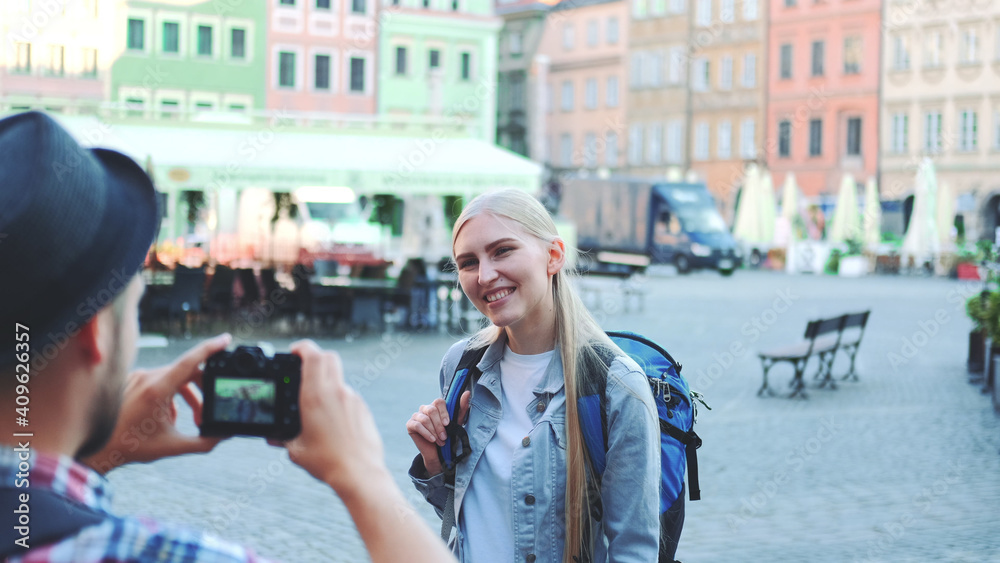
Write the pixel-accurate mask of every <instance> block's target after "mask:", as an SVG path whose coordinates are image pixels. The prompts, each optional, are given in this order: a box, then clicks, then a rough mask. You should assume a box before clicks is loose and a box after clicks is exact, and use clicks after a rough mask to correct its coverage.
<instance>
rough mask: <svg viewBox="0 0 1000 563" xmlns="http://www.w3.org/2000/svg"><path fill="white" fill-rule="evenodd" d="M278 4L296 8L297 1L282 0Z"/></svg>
mask: <svg viewBox="0 0 1000 563" xmlns="http://www.w3.org/2000/svg"><path fill="white" fill-rule="evenodd" d="M278 3H279V4H281V5H282V6H294V5H295V0H281V1H280V2H278Z"/></svg>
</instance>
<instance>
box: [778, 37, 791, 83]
mask: <svg viewBox="0 0 1000 563" xmlns="http://www.w3.org/2000/svg"><path fill="white" fill-rule="evenodd" d="M780 57H781V63H780V64H781V66H780V67H779V72H780V73H781V74H780V77H781V79H782V80H790V79H791V78H792V45H791V44H790V43H785V44H784V45H782V46H781V54H780Z"/></svg>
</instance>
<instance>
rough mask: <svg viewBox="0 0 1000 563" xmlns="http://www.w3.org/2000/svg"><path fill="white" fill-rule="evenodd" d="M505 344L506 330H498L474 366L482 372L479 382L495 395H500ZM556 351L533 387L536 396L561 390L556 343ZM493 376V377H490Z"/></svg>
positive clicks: (561, 380) (561, 372)
mask: <svg viewBox="0 0 1000 563" xmlns="http://www.w3.org/2000/svg"><path fill="white" fill-rule="evenodd" d="M506 346H507V332H506V331H500V336H499V337H498V338H497V339H496V340H495V341H494V342H493V343H492V344H490V345H489V347H487V348H486V352H485V353H484V354H483V358H482V359H481V360H479V363H478V364H476V367H477V368H479V371H480V373H482V374H483V376H482V378H480V380H479V381H480V384H481V385H483V386H484V387H486V388H487V389H489V390H490V392H491V393H493V395H494V396H495V397H499V396H500V392H501V391H500V385H499V375H500V365H499V364H500V359H501V358H503V353H504V348H505V347H506ZM555 351H556V353H555V354H553V355H552V361H551V362H549V366H548V367H547V368H545V375H544V376H543V377H542V381H541V382H540V383H539V384H538V387H536V388H535V389H534V393H535V396H536V397H543V396H548V397H551V396H553V395H555V394H557V393H559V392H560V391H562V390H563V387H564V386H565V380H564V378H563V364H562V356H561V355H560V354H559V346H558V344H557V345H556V350H555ZM490 376H494V377H490Z"/></svg>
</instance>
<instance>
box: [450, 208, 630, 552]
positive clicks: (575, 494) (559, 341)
mask: <svg viewBox="0 0 1000 563" xmlns="http://www.w3.org/2000/svg"><path fill="white" fill-rule="evenodd" d="M484 214H485V215H492V216H494V217H501V218H504V219H508V220H510V221H513V222H515V223H517V224H518V225H520V226H521V227H522V228H524V230H525V231H526V232H527V233H528V234H530V235H532V236H534V237H536V238H538V239H539V240H541V241H542V242H543V243H545V244H550V243H552V242H554V241H556V240H557V239H559V238H560V237H559V234H558V233H557V231H556V226H555V223H554V222H553V221H552V217H551V216H549V213H548V211H546V210H545V207H543V206H542V204H541V203H539V201H538V200H537V199H535V198H534V197H532V196H530V195H528V194H526V193H524V192H522V191H519V190H514V189H505V190H498V191H492V192H487V193H485V194H482V195H480V196H479V197H477V198H475V199H473V200H472V201H471V202H469V204H468V205H467V206H466V207H465V209H463V210H462V213H461V215H459V217H458V219H457V220H456V221H455V226H454V227H453V228H452V237H451V241H452V250H453V252H452V253H453V254H454V247H455V239H456V238H457V237H458V233H459V231H460V230H461V229H462V226H463V225H465V223H466V222H467V221H468V220H469V219H471V218H473V217H475V216H477V215H484ZM567 251H571V250H569V249H568V250H567ZM572 276H573V274H572V273H571V272H569V271H568V270H560V271H558V272H556V273H555V274H553V276H552V297H553V304H554V308H555V315H556V326H555V331H556V338H555V340H556V346H557V347H558V348H559V356H560V358H561V359H562V364H563V379H564V383H565V387H566V441H567V447H566V510H565V516H566V542H565V548H564V551H563V561H564V563H572V562H573V561H574V556H578V555H580V553H579V551H580V550H581V549H584V550H587V551H588V552H589V553H593V550H592V548H593V545H583V543H584V538H585V535H584V526H589V525H590V510H589V509H590V504H591V500H592V499H591V498H590V491H589V489H588V487H587V468H586V465H587V458H586V450H585V447H586V446H585V445H584V442H583V432H582V430H581V428H580V417H579V415H578V413H577V398H578V397H580V395H581V390H582V389H587V388H591V389H593V388H594V385H595V383H596V382H595V381H594V380H596V379H597V378H598V377H600V374H599V373H598V372H597V370H593V369H581V366H595V365H598V364H600V365H604V366H606V365H607V364H605V363H604V361H603V360H601V358H600V354H598V353H597V352H596V350H595V347H596V348H604V349H610V350H616V351H617V350H618V348H617V346H615V345H614V344H613V343H612V342H611V340H610V339H609V338H608V336H607V335H606V334H605V333H604V330H602V329H601V327H600V325H599V324H597V321H596V320H595V319H594V317H592V316H591V315H590V312H588V311H587V308H586V307H585V306H584V304H583V301H581V300H580V297H579V296H578V295H577V294H576V291H575V290H574V289H573V284H572V281H571V279H572ZM502 332H503V329H502V328H500V327H497V326H495V325H490V326H488V327H486V328H484V329H483V330H481V331H479V332H478V333H476V334H475V335H474V336H473V337H472V338H471V340H470V346H472V347H479V346H484V345H487V344H491V343H493V342H495V341H496V340H497V339H498V338H499V337H500V335H501V334H502ZM589 536H590V534H587V537H589ZM590 540H591V542H592V541H593V538H590ZM581 560H582V558H581Z"/></svg>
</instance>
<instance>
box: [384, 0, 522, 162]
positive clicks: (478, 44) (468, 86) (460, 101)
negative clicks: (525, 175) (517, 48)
mask: <svg viewBox="0 0 1000 563" xmlns="http://www.w3.org/2000/svg"><path fill="white" fill-rule="evenodd" d="M399 2H400V3H399V4H398V5H389V6H383V7H382V12H381V13H380V15H379V21H380V26H379V31H380V36H379V86H378V92H379V93H378V111H379V113H380V114H382V115H389V116H393V115H399V116H406V115H413V116H436V115H440V116H444V117H445V118H453V122H459V121H466V122H467V123H469V125H470V131H469V135H470V136H471V137H473V138H476V139H480V140H484V141H488V142H491V143H492V142H493V140H494V138H495V131H496V77H497V35H498V33H499V31H500V27H501V25H502V21H501V20H499V19H498V18H495V17H494V16H493V15H492V7H491V4H490V0H399Z"/></svg>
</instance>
